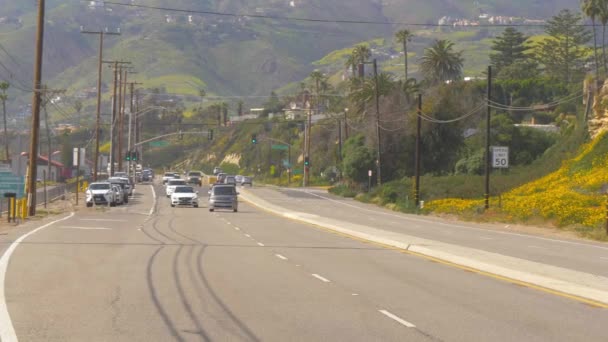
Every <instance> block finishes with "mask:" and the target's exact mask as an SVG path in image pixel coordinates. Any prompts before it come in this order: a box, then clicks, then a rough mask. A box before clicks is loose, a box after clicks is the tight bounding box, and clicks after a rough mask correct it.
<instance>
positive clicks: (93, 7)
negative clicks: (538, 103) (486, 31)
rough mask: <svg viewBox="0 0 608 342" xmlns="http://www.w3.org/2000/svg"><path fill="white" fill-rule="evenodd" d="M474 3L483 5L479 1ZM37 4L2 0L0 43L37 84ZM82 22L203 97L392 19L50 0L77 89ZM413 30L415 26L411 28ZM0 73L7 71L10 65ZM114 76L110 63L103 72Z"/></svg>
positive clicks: (82, 81)
mask: <svg viewBox="0 0 608 342" xmlns="http://www.w3.org/2000/svg"><path fill="white" fill-rule="evenodd" d="M116 2H123V3H133V4H135V5H146V6H158V7H171V8H178V9H188V10H194V11H216V12H225V13H237V14H258V15H270V16H281V17H283V16H289V17H299V18H313V19H338V20H355V21H356V20H365V21H379V22H386V21H394V22H409V23H436V22H437V21H438V20H439V19H440V18H441V17H442V16H446V15H449V16H452V17H462V18H476V17H478V16H479V15H480V14H482V13H488V14H491V15H514V16H528V17H535V18H547V17H549V16H551V15H553V14H555V13H557V11H558V10H559V9H561V8H563V7H571V8H576V7H578V6H579V1H578V0H512V1H500V0H479V1H476V2H472V1H470V0H424V1H422V0H349V1H343V0H291V1H290V0H217V1H213V0H133V1H122V0H116ZM474 3H476V4H477V5H474ZM35 10H36V2H35V1H14V0H0V18H1V17H7V18H16V17H17V18H19V19H20V20H21V23H20V24H19V25H15V24H1V23H0V43H1V44H2V45H3V46H4V47H5V48H6V49H7V50H8V51H9V52H10V53H11V54H12V55H13V56H14V57H15V58H16V59H18V60H19V61H20V64H21V65H20V66H15V65H11V62H10V60H9V59H8V57H7V56H6V55H4V54H2V53H0V61H2V62H5V64H8V65H9V66H11V67H14V68H15V70H19V72H18V74H17V75H13V77H17V78H19V80H22V81H23V82H24V83H26V84H31V69H32V68H31V65H32V63H33V48H34V32H35V26H34V23H35V20H34V19H35ZM81 28H84V29H90V30H98V29H104V28H107V29H109V30H115V29H118V28H120V30H121V33H122V36H121V37H119V38H109V39H108V40H107V42H106V51H105V54H104V56H105V58H107V59H112V58H114V59H127V60H131V61H133V63H134V66H135V68H136V69H137V71H138V72H139V74H138V75H137V76H136V78H137V79H138V80H140V81H142V82H144V86H161V85H164V86H165V87H166V88H167V89H168V90H170V91H174V92H177V91H180V92H187V93H191V94H196V93H197V92H198V89H199V88H206V89H207V91H208V92H212V93H216V94H224V95H263V94H268V93H269V92H270V91H271V90H273V89H276V88H279V87H281V86H283V85H285V84H287V83H290V82H294V81H298V80H301V79H302V78H304V77H305V76H306V75H307V74H308V73H310V71H311V70H313V69H314V66H313V65H312V63H313V62H314V61H316V60H319V59H320V58H322V57H323V56H325V55H327V54H328V53H330V52H331V51H334V50H339V49H342V48H344V47H348V46H351V45H353V44H355V43H357V42H359V41H365V40H369V39H373V38H377V37H386V38H388V37H391V35H392V33H393V32H394V31H395V30H396V29H398V27H392V26H390V25H367V24H336V23H316V22H301V21H289V20H270V19H259V18H248V17H229V16H218V15H207V14H197V13H184V12H172V11H159V10H150V9H142V8H136V7H127V6H118V5H111V4H108V3H106V4H105V6H103V1H77V0H47V24H46V39H45V63H44V71H43V72H44V79H45V82H47V83H51V84H53V86H55V87H62V88H67V89H68V90H69V91H70V92H72V93H73V92H76V91H78V90H80V89H83V88H88V87H91V86H94V85H95V82H94V81H95V79H96V68H95V63H96V59H97V39H96V38H95V37H93V36H86V35H82V34H80V30H81ZM412 29H415V27H412ZM2 72H3V70H0V76H2V77H3V78H5V79H6V78H7V77H8V75H7V74H6V72H4V74H3V73H2ZM110 77H111V74H110V73H109V71H108V70H106V74H104V79H105V80H109V79H110Z"/></svg>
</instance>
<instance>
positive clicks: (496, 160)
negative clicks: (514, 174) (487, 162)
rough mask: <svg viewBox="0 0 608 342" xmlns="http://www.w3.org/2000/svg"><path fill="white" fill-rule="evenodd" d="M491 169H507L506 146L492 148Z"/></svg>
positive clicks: (507, 152)
mask: <svg viewBox="0 0 608 342" xmlns="http://www.w3.org/2000/svg"><path fill="white" fill-rule="evenodd" d="M492 167H493V168H498V169H502V168H508V167H509V148H508V147H507V146H493V147H492Z"/></svg>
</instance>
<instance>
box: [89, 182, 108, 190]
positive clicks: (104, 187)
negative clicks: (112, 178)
mask: <svg viewBox="0 0 608 342" xmlns="http://www.w3.org/2000/svg"><path fill="white" fill-rule="evenodd" d="M89 189H90V190H109V189H110V184H109V183H97V184H91V185H90V186H89Z"/></svg>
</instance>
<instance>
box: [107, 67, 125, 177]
mask: <svg viewBox="0 0 608 342" xmlns="http://www.w3.org/2000/svg"><path fill="white" fill-rule="evenodd" d="M103 63H106V64H111V67H112V68H113V69H114V80H113V82H114V86H113V90H112V121H111V123H110V175H109V176H110V177H112V176H113V175H114V161H115V160H116V153H115V152H116V151H115V148H114V136H115V134H114V129H115V127H114V126H115V124H116V117H117V113H116V109H117V98H116V96H117V87H118V72H119V65H123V64H131V62H123V61H103Z"/></svg>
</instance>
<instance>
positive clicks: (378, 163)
mask: <svg viewBox="0 0 608 342" xmlns="http://www.w3.org/2000/svg"><path fill="white" fill-rule="evenodd" d="M363 64H373V65H374V82H375V85H376V86H375V91H374V92H375V94H376V96H375V97H376V139H377V140H378V143H377V145H376V148H377V150H378V152H377V159H376V174H377V177H378V185H382V176H381V175H382V172H381V170H382V158H381V157H382V153H381V152H380V90H379V89H378V84H379V82H378V63H377V60H376V59H375V58H374V60H373V61H372V62H363V63H359V69H360V70H361V69H363V68H362V67H363Z"/></svg>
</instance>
